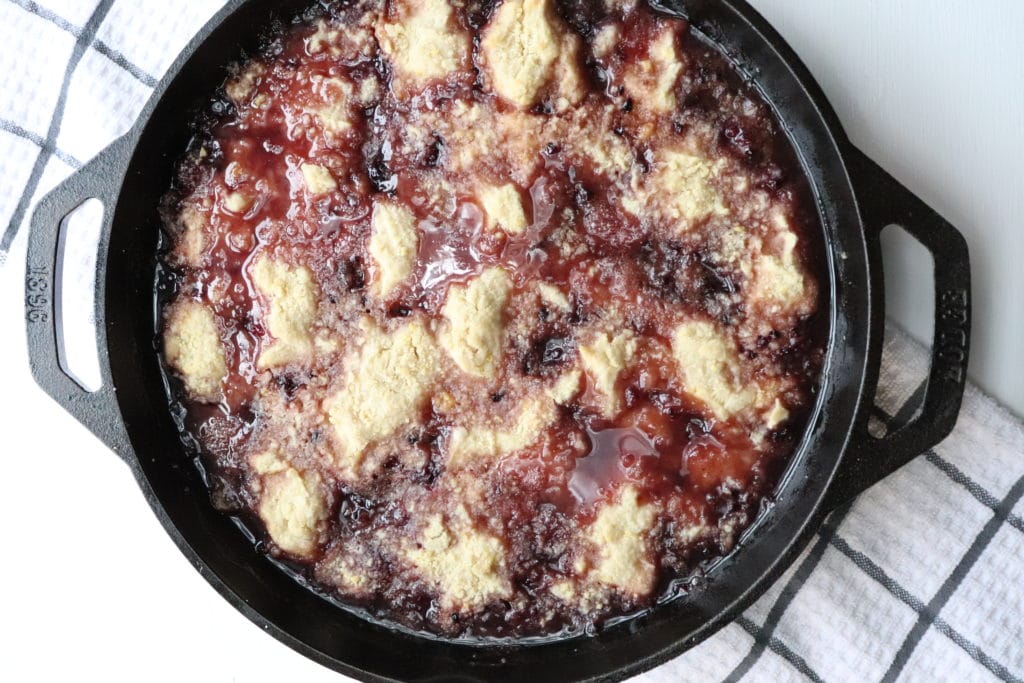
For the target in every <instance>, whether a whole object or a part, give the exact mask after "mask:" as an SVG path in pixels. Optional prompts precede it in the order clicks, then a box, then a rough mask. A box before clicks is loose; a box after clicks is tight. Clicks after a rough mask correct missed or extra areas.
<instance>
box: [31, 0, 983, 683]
mask: <svg viewBox="0 0 1024 683" xmlns="http://www.w3.org/2000/svg"><path fill="white" fill-rule="evenodd" d="M307 2H308V0H289V1H282V0H248V1H246V0H233V1H232V2H229V3H228V5H227V6H226V7H225V8H224V9H223V10H222V11H221V12H220V13H218V14H217V15H216V16H215V17H214V18H213V19H212V20H211V21H210V22H209V23H208V24H207V25H206V26H205V27H204V28H203V30H202V31H201V32H200V33H199V35H197V36H196V37H195V38H194V39H193V40H192V42H191V43H190V44H189V45H188V47H186V48H185V50H184V51H183V52H182V54H181V55H180V56H179V57H178V59H177V60H176V61H175V63H174V64H173V65H172V66H171V68H170V70H169V71H168V73H167V75H166V76H165V77H164V79H163V80H162V81H161V82H160V84H159V85H158V86H157V88H156V91H155V92H154V94H153V97H152V99H151V100H150V101H149V103H148V104H147V106H146V108H145V109H144V110H143V112H142V115H141V116H140V118H139V121H138V123H137V125H136V126H135V127H134V128H133V129H132V130H131V131H130V132H129V133H128V134H127V135H125V136H124V137H123V138H121V139H120V140H118V141H116V142H115V143H114V144H112V145H111V146H110V147H109V148H107V149H106V150H104V151H103V152H102V153H100V154H99V156H98V157H97V158H96V159H94V160H93V161H92V162H90V163H89V164H87V165H86V166H85V167H84V168H82V169H81V170H80V171H78V172H77V173H75V174H74V175H73V176H72V177H70V178H69V179H68V180H67V181H66V182H64V183H63V184H62V185H61V186H60V187H58V188H57V189H56V190H54V191H53V192H52V193H50V194H49V195H48V196H47V197H45V198H44V199H43V201H42V202H41V203H40V204H39V207H38V209H37V210H36V212H35V215H34V216H33V218H32V232H31V236H30V238H29V248H28V270H27V279H26V299H25V303H26V316H27V320H28V339H29V352H30V357H31V358H30V359H31V364H32V372H33V374H34V376H35V378H36V381H37V382H38V383H39V384H40V386H42V387H43V389H44V390H46V392H47V393H49V394H50V395H51V396H52V397H53V398H54V399H56V401H57V402H58V403H60V404H61V405H62V406H63V407H64V408H65V409H66V410H67V411H68V412H70V413H71V414H72V415H74V416H75V417H76V418H77V419H78V420H80V421H81V422H82V423H83V424H84V425H86V426H87V427H88V428H89V429H90V430H92V431H93V433H95V434H96V436H98V437H99V438H100V439H101V440H103V441H104V442H105V443H106V444H107V445H109V446H110V447H111V448H112V449H113V450H114V451H115V452H116V453H117V454H118V455H119V456H121V458H123V459H124V461H125V462H126V463H127V465H128V466H129V467H130V468H131V470H132V472H133V473H134V474H135V477H136V479H137V481H138V483H139V486H140V487H141V488H142V491H143V492H144V493H145V496H146V499H147V500H148V501H149V504H150V505H151V506H152V508H153V511H154V512H155V513H156V515H157V517H159V518H160V521H161V522H162V523H163V525H164V528H165V529H166V530H167V533H169V534H170V535H171V537H172V538H173V539H174V541H175V543H177V545H178V547H179V548H181V551H182V552H183V553H185V555H186V556H187V557H188V558H189V559H190V560H191V562H192V564H193V565H194V566H195V567H196V569H197V570H198V571H199V572H200V573H201V574H202V575H203V576H204V577H205V578H206V579H207V580H208V581H209V582H210V583H211V584H212V585H213V586H214V587H215V588H216V589H217V590H218V591H219V592H220V593H221V594H222V595H223V596H224V597H225V599H227V600H228V601H230V602H231V604H233V605H234V606H235V607H236V608H238V609H239V610H240V611H241V612H242V613H244V614H245V615H246V616H247V617H248V618H249V619H251V620H252V621H253V622H255V623H256V624H258V625H259V626H260V627H262V628H263V629H265V630H266V631H268V632H269V633H271V634H272V635H274V637H276V638H278V639H279V640H281V641H282V642H284V643H286V644H287V645H289V646H291V647H292V648H294V649H296V650H297V651H299V652H301V653H302V654H304V655H306V656H308V657H310V658H312V659H314V660H316V661H318V662H320V663H322V664H324V665H325V666H328V667H330V668H332V669H335V670H337V671H340V672H343V673H346V674H348V675H351V676H355V677H357V678H363V679H366V680H389V679H400V680H466V681H469V680H501V681H506V680H507V681H512V680H604V681H611V680H619V679H622V678H625V677H627V676H629V675H631V674H635V673H637V672H640V671H643V670H645V669H648V668H651V667H653V666H655V665H656V664H658V663H660V662H663V661H665V660H667V659H669V658H670V657H672V656H674V655H677V654H679V653H680V652H682V651H684V650H686V649H687V648H689V647H692V646H693V645H694V644H696V643H698V642H700V641H701V640H703V639H704V638H707V637H708V636H709V635H711V634H712V633H714V632H715V631H716V630H718V629H720V628H721V627H722V626H723V625H725V624H726V623H728V622H729V621H730V620H732V619H734V618H735V617H736V616H738V615H739V614H740V613H741V611H742V610H743V609H744V608H745V607H747V606H748V605H749V604H750V603H751V602H753V601H754V600H755V599H756V598H757V597H758V596H759V595H761V593H763V592H764V590H765V589H767V588H768V586H769V585H771V583H772V581H773V580H774V579H776V578H777V577H778V576H779V575H780V574H781V573H782V571H783V570H784V569H785V568H786V567H787V566H788V565H789V564H790V562H792V560H793V559H794V558H795V556H796V555H797V553H799V551H800V550H801V549H802V548H803V547H804V546H805V545H806V543H807V541H808V539H809V537H810V536H811V534H813V533H814V531H815V530H816V529H817V528H818V527H819V525H820V524H821V522H822V519H823V518H824V516H825V515H826V514H827V513H828V512H829V511H830V510H832V509H834V508H835V506H837V505H839V504H840V503H842V502H844V501H846V500H849V499H850V498H851V497H853V496H854V495H856V494H857V493H859V492H860V491H863V490H864V489H865V488H867V487H868V486H871V485H872V484H873V483H875V482H877V481H878V480H880V479H881V478H883V477H885V476H886V475H888V474H889V473H891V472H893V471H894V470H895V469H896V468H898V467H900V466H901V465H903V464H904V463H906V462H907V461H908V460H910V459H911V458H913V457H914V456H916V455H918V454H919V453H921V452H922V451H924V450H925V449H927V448H928V447H930V446H933V445H934V444H936V443H937V442H938V441H940V440H941V439H942V438H944V437H945V436H946V434H948V433H949V431H950V430H951V429H952V427H953V424H954V422H955V420H956V416H957V412H958V410H959V407H960V401H961V397H962V394H963V389H964V381H965V371H966V364H967V350H968V340H969V320H970V272H969V265H968V257H967V247H966V244H965V242H964V240H963V238H962V237H961V236H960V234H959V233H958V232H957V231H956V229H954V228H953V227H952V226H951V225H949V224H948V223H947V222H946V221H945V220H943V219H942V218H941V217H940V216H939V215H938V214H936V213H935V212H934V211H932V210H931V209H929V208H928V207H927V206H926V205H925V204H923V203H922V202H921V201H920V200H919V199H918V198H917V197H915V196H914V195H913V194H912V193H910V192H909V191H908V190H907V189H906V188H904V187H903V186H902V185H900V184H899V183H898V182H897V181H896V180H894V179H893V178H892V177H890V176H889V175H888V174H887V173H885V172H884V171H883V170H882V169H880V168H879V167H878V166H876V165H875V164H874V163H873V162H871V161H870V160H868V159H867V158H866V157H865V156H864V155H863V154H862V153H861V152H859V151H858V150H856V149H854V148H853V147H852V146H851V144H850V143H849V142H848V140H847V139H846V136H845V134H844V132H843V130H842V128H841V127H840V125H839V122H838V120H837V118H836V116H835V113H834V112H833V111H832V109H831V107H830V106H829V104H828V102H826V100H825V98H824V97H823V95H822V93H821V91H820V89H819V88H818V86H817V84H816V83H815V82H814V81H813V79H812V78H811V76H810V74H809V73H808V71H807V69H806V68H805V67H804V66H803V64H802V63H801V62H800V61H799V59H797V57H796V55H795V54H793V52H792V50H790V48H789V47H788V46H787V45H786V43H785V42H784V41H783V40H782V39H781V38H780V37H779V35H778V34H777V33H776V32H775V31H774V30H773V29H772V28H771V26H769V25H768V23H767V22H765V20H764V19H763V18H762V17H761V16H760V15H758V14H757V13H756V12H755V11H754V10H753V9H751V8H750V7H749V6H748V5H747V4H746V3H745V2H742V1H741V0H693V1H691V2H683V3H682V4H672V3H666V4H665V5H660V4H659V8H661V9H666V10H669V11H674V12H676V13H678V14H682V15H684V16H687V17H688V18H689V19H690V21H691V24H692V25H693V27H694V30H696V31H697V32H698V33H701V34H703V36H704V37H705V38H707V39H708V40H710V41H711V42H713V43H715V44H717V45H718V46H719V47H720V48H721V49H722V51H723V52H724V53H725V54H726V55H727V56H728V57H729V58H730V59H731V60H732V61H733V62H734V63H735V65H736V66H737V68H738V69H739V70H740V71H741V72H742V73H743V74H744V75H745V76H747V77H748V78H749V79H751V80H752V82H753V83H754V84H755V85H756V86H757V87H758V88H759V89H760V90H761V91H762V93H763V95H764V97H765V99H766V100H767V101H768V102H769V103H770V104H771V105H772V106H773V107H774V109H775V111H776V114H777V116H778V118H779V119H780V121H781V122H782V125H783V127H784V128H785V129H786V130H787V132H788V134H789V136H790V137H791V139H792V142H793V145H794V147H795V148H796V151H797V155H798V157H799V158H800V161H801V163H802V164H803V167H804V169H805V172H806V173H807V176H808V178H809V180H810V184H811V187H812V190H813V192H814V194H815V198H816V200H817V203H818V207H819V212H820V217H821V224H822V230H823V242H824V244H825V250H826V252H827V259H828V263H827V267H826V271H827V276H828V283H827V285H828V288H829V290H830V302H831V311H830V315H831V320H830V330H831V333H830V337H829V345H828V356H827V363H826V367H825V370H824V377H823V380H822V387H821V392H820V401H819V403H818V406H817V408H816V410H815V412H814V414H813V415H812V416H811V419H810V421H809V425H808V427H807V432H806V434H804V437H803V440H802V442H801V444H800V446H799V447H798V450H797V452H796V453H795V454H794V456H793V458H792V463H791V465H790V467H789V469H788V471H787V474H786V475H785V477H784V479H783V481H782V483H781V484H780V485H779V489H778V491H777V496H776V502H775V504H774V505H773V506H772V507H771V509H770V510H769V511H768V512H767V513H766V514H765V515H763V516H762V518H761V519H760V520H759V521H758V523H756V524H755V525H754V527H753V528H751V529H750V530H748V532H747V533H746V534H745V535H744V537H743V539H742V540H741V543H740V544H739V547H738V548H737V549H736V550H735V551H734V552H733V553H732V555H730V556H729V557H728V558H726V559H725V560H724V561H723V562H722V563H721V564H720V565H719V566H718V567H717V568H716V569H714V570H713V571H712V572H711V573H710V575H709V577H708V583H707V586H706V588H705V589H704V590H701V591H697V592H695V593H694V594H692V595H690V596H686V597H684V598H682V599H677V600H675V601H672V602H669V603H667V604H664V605H662V606H660V607H658V608H657V609H654V610H653V611H651V612H649V613H647V614H646V615H644V616H642V617H639V618H636V619H633V620H630V621H627V622H624V623H620V624H617V625H615V626H613V627H610V628H608V629H606V630H604V631H602V632H601V633H600V634H599V635H597V636H593V637H578V638H575V639H570V640H563V641H559V642H549V643H546V644H515V645H502V646H493V645H492V646H481V645H476V646H471V645H457V644H453V643H446V642H443V641H438V640H432V639H428V638H425V637H420V636H415V635H411V634H408V633H403V632H398V631H394V630H390V629H387V628H385V627H383V626H379V625H375V624H372V623H370V622H368V621H366V620H364V619H362V618H360V617H359V616H357V615H355V614H353V613H350V612H348V611H346V610H343V609H340V608H339V607H337V606H336V605H333V604H331V603H329V602H328V601H326V600H324V599H323V598H320V597H318V596H317V595H315V594H314V593H313V592H311V591H309V590H307V589H305V588H303V587H302V586H300V585H299V584H298V583H297V582H295V581H294V580H293V579H292V578H290V577H289V576H287V575H286V574H285V573H284V572H282V571H281V570H279V569H278V568H277V567H276V566H274V565H273V564H272V563H271V562H270V561H269V560H268V559H267V558H266V557H265V556H263V555H261V554H260V553H259V552H257V551H256V550H255V549H254V547H253V545H252V543H250V542H249V540H248V539H246V538H245V537H244V536H243V535H242V534H241V533H239V530H238V528H237V527H236V526H235V524H234V523H233V522H232V520H231V519H230V518H228V517H227V516H225V515H222V514H221V513H219V512H216V511H215V510H214V509H213V508H212V507H211V505H210V503H209V499H208V496H207V493H206V490H205V487H204V485H203V482H202V480H201V478H200V475H199V473H198V471H197V469H196V468H195V467H194V466H193V464H192V461H191V459H190V458H189V456H188V454H187V453H186V452H185V450H184V448H183V446H182V445H181V440H180V439H179V437H178V432H177V430H176V428H175V425H174V423H173V421H172V420H171V416H170V413H169V410H168V405H167V399H166V395H165V393H164V385H163V381H162V377H161V372H160V365H159V360H158V357H157V353H156V351H155V346H154V331H155V329H156V309H155V305H154V280H155V272H156V253H157V240H158V235H159V233H160V218H159V216H158V215H157V206H158V203H159V200H160V197H161V195H162V194H163V193H164V191H165V190H166V188H167V187H168V186H169V184H170V180H171V175H172V172H173V168H174V165H175V162H176V160H177V159H178V158H179V156H180V154H181V152H182V150H184V149H185V145H186V142H187V136H188V134H189V133H188V131H189V126H188V124H189V121H190V119H191V117H192V116H193V114H194V113H195V111H196V107H197V106H198V105H199V104H200V103H202V102H205V101H206V100H207V98H208V97H209V94H210V93H212V92H213V91H214V90H215V88H216V87H217V86H218V85H219V84H220V82H221V81H222V80H223V79H224V77H225V66H226V65H227V64H229V63H230V62H232V61H235V60H237V59H238V58H239V56H240V55H241V52H240V50H241V51H246V52H248V53H249V54H253V53H255V51H256V47H257V44H256V43H257V34H258V32H259V31H260V30H262V29H263V28H265V27H268V26H270V22H271V21H272V20H273V18H274V17H278V18H282V17H283V18H288V17H290V16H292V15H293V14H294V13H295V12H296V11H297V10H298V9H300V8H301V7H302V6H303V5H305V4H306V3H307ZM90 197H95V198H98V199H100V200H101V201H102V202H103V205H104V218H103V226H102V237H101V239H100V244H99V258H98V261H97V273H96V310H95V315H96V323H97V332H96V335H97V342H98V348H99V350H100V356H101V358H100V365H101V370H102V379H103V387H102V388H101V389H99V390H98V391H96V392H93V393H88V392H86V391H84V390H83V389H82V388H81V387H79V385H78V384H76V383H75V382H74V381H73V380H72V379H71V378H70V377H69V376H68V374H66V372H65V371H64V370H63V369H62V365H61V361H60V355H59V349H61V348H62V339H61V324H60V310H59V300H60V297H59V293H58V292H57V291H56V287H57V283H58V282H60V277H59V275H60V267H61V253H60V250H59V248H58V244H59V242H60V240H59V237H60V232H61V230H60V226H61V223H62V220H63V219H64V218H65V216H67V215H68V214H69V213H70V212H71V211H72V210H73V209H74V208H75V207H77V206H78V205H79V204H81V202H82V201H84V200H85V199H87V198H90ZM892 223H895V224H899V225H900V226H902V227H903V228H905V229H906V230H907V231H909V232H910V234H912V235H913V236H914V237H916V238H917V239H918V240H920V241H921V242H922V243H923V244H924V246H926V247H927V248H928V249H929V250H930V251H931V253H932V255H933V256H934V259H935V264H936V267H935V292H936V296H935V300H936V307H935V339H936V344H935V346H934V350H933V352H932V363H931V369H930V372H929V376H928V381H927V390H926V392H925V396H924V404H923V407H922V409H921V411H920V413H919V414H918V416H917V417H916V418H915V419H914V420H913V421H912V422H911V423H909V424H907V425H905V426H903V427H902V428H900V429H898V430H896V431H894V432H892V433H890V434H888V435H887V436H886V437H885V438H883V439H876V438H874V437H872V436H870V435H869V434H868V431H867V416H868V412H869V410H870V408H871V405H872V399H873V396H874V393H875V387H876V385H877V382H878V367H879V356H880V352H881V339H882V331H883V325H884V319H885V317H884V310H883V279H882V270H881V259H880V249H879V233H880V231H881V230H882V228H884V227H885V226H887V225H889V224H892Z"/></svg>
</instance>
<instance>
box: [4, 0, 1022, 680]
mask: <svg viewBox="0 0 1024 683" xmlns="http://www.w3.org/2000/svg"><path fill="white" fill-rule="evenodd" d="M221 6H222V2H221V0H189V1H188V2H165V1H164V0H100V1H99V2H97V1H95V0H40V1H39V2H30V1H29V0H0V73H4V74H5V75H6V82H5V87H4V88H0V229H3V230H4V232H3V237H2V242H0V254H2V255H0V259H4V258H5V259H6V260H7V261H8V263H7V264H6V266H5V269H6V270H10V269H20V268H21V267H22V261H23V260H24V243H25V233H26V231H27V229H26V222H27V221H26V219H27V217H28V216H29V215H30V214H31V210H32V207H33V206H34V204H35V202H36V201H37V200H38V199H39V197H40V196H41V195H42V194H44V193H45V192H46V191H48V190H49V189H51V188H52V187H53V186H54V185H56V184H57V183H58V182H60V181H61V180H62V179H64V178H65V177H66V176H67V175H68V174H70V173H71V172H73V171H74V170H75V169H77V168H80V167H81V166H82V164H83V163H84V162H85V161H87V160H88V159H90V158H91V157H92V156H94V155H95V154H96V153H97V152H98V151H99V150H101V149H102V148H103V147H104V146H106V145H107V144H108V143H109V142H110V141H112V140H113V139H114V138H115V137H117V136H118V135H120V134H122V133H124V132H125V131H127V130H128V128H129V127H130V126H131V125H132V123H133V122H134V120H135V117H136V116H137V114H138V112H139V111H140V109H141V108H142V106H143V104H144V102H145V100H146V99H147V97H148V96H149V94H150V92H151V91H152V89H153V87H154V86H155V85H156V83H157V81H158V80H159V78H160V77H161V75H162V74H163V72H164V71H165V70H166V68H167V67H168V66H169V65H170V63H171V62H172V60H173V59H174V57H175V56H176V55H177V53H178V51H179V50H180V49H181V48H182V47H183V46H184V45H185V43H186V42H187V41H188V40H189V39H190V38H191V37H192V35H193V34H194V33H195V32H196V31H197V30H198V29H199V27H200V26H202V25H203V23H204V22H205V21H206V20H207V19H208V18H209V17H210V16H211V15H212V14H213V13H214V12H216V11H217V10H218V9H219V8H220V7H221ZM40 45H46V51H45V53H42V51H41V50H39V47H38V46H40ZM43 54H45V56H42V55H43ZM71 258H73V259H76V260H79V261H81V262H82V263H85V264H86V265H88V264H89V263H91V261H90V259H94V258H95V252H94V251H92V250H91V249H90V248H89V247H88V246H87V245H85V246H82V247H80V248H79V249H78V251H77V252H75V251H74V250H73V252H72V255H71ZM88 270H89V269H88V268H86V269H85V271H86V275H88ZM12 280H13V278H12ZM80 289H81V290H82V291H83V292H88V290H89V287H88V286H83V287H81V288H80ZM77 309H80V310H83V311H87V310H88V306H87V305H85V306H82V307H77ZM83 315H85V316H86V317H87V314H83ZM86 323H88V321H87V320H86ZM927 362H928V357H927V353H926V352H925V350H924V349H923V348H921V347H920V346H919V345H917V344H916V343H914V342H913V341H911V340H910V339H909V338H908V337H906V336H905V335H903V334H902V333H898V332H890V334H889V335H888V337H887V340H886V345H885V354H884V362H883V369H882V377H883V378H884V380H883V386H882V387H881V388H880V390H879V394H878V399H877V400H878V406H877V410H876V418H875V419H876V421H877V423H878V424H877V425H876V426H877V427H879V428H882V429H884V427H885V425H887V424H890V423H891V424H896V423H898V422H899V421H901V420H904V419H906V417H907V416H908V415H909V414H912V413H913V410H914V408H916V406H917V400H918V399H919V398H920V395H921V389H922V387H921V386H920V384H919V378H921V377H923V376H924V373H925V369H926V365H927ZM73 364H74V363H72V365H73ZM1022 455H1024V427H1022V425H1021V424H1020V423H1019V422H1018V421H1016V420H1015V418H1013V417H1012V416H1011V415H1010V414H1009V413H1007V412H1006V411H1005V410H1003V409H1002V408H1000V407H999V406H998V405H997V404H996V403H995V402H994V401H992V400H991V399H989V398H987V397H985V396H983V395H982V394H981V393H980V392H978V391H977V390H975V389H973V388H969V389H968V393H967V396H966V400H965V402H964V407H963V411H962V414H961V418H960V422H959V424H958V426H957V429H956V431H955V432H954V433H953V435H952V436H951V437H950V438H948V439H947V440H946V441H945V442H944V443H943V444H941V445H940V446H938V447H936V448H935V449H934V450H932V451H929V452H928V453H925V454H922V456H921V457H919V458H918V459H917V460H915V461H914V462H913V463H911V464H910V465H908V466H907V467H904V468H903V469H902V470H900V471H899V472H897V473H896V474H894V475H892V476H891V477H889V478H888V479H887V480H885V481H884V482H882V483H880V484H878V485H877V486H875V487H873V488H872V489H870V490H869V491H868V492H866V493H864V494H863V495H861V496H860V497H859V498H858V499H857V500H856V501H854V502H853V503H852V504H850V505H847V506H845V507H843V508H842V509H840V510H839V511H837V512H835V513H834V514H832V515H831V516H830V517H829V518H828V520H827V522H826V524H825V525H824V527H823V528H822V529H821V531H820V532H819V533H818V534H817V535H816V536H815V537H814V538H813V540H812V541H811V543H810V546H809V547H808V549H807V550H806V551H805V552H804V553H803V554H802V555H801V556H800V557H799V558H798V559H797V560H796V561H795V562H794V563H793V565H792V567H791V568H790V569H789V571H788V572H787V573H786V574H785V575H784V576H783V577H782V578H781V579H780V580H779V581H778V582H777V583H776V584H775V585H774V586H773V587H772V588H771V589H770V590H769V591H768V592H767V594H766V595H764V596H763V597H762V598H761V599H760V600H759V601H758V602H757V603H756V604H755V605H754V606H753V607H751V608H750V609H749V610H747V612H746V613H745V614H744V615H743V616H741V617H740V618H739V619H737V620H736V621H735V622H734V623H732V624H730V625H729V626H727V627H726V628H724V629H723V630H722V631H720V632H719V633H718V634H716V635H715V636H714V637H712V638H711V639H709V640H708V641H706V642H705V643H703V644H701V645H700V646H698V647H696V648H694V649H693V650H691V651H689V652H687V653H686V654H684V655H683V656H681V657H680V658H678V659H676V660H674V661H672V662H669V663H667V664H665V665H663V666H661V667H659V668H658V669H656V670H654V671H652V672H649V673H647V674H645V675H643V676H641V677H640V678H639V679H637V680H642V681H645V682H648V683H654V682H662V681H664V682H666V683H667V682H669V681H672V682H673V683H674V682H676V681H681V680H684V681H715V680H729V681H733V680H754V681H760V680H770V681H783V680H785V681H788V680H796V681H798V680H808V679H809V680H813V681H865V680H872V681H874V680H884V681H895V680H929V681H930V680H957V681H968V680H969V681H983V680H990V679H1002V680H1007V681H1021V680H1022V679H1024V500H1022V497H1024V457H1022ZM295 656H296V657H298V656H299V655H295Z"/></svg>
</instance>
